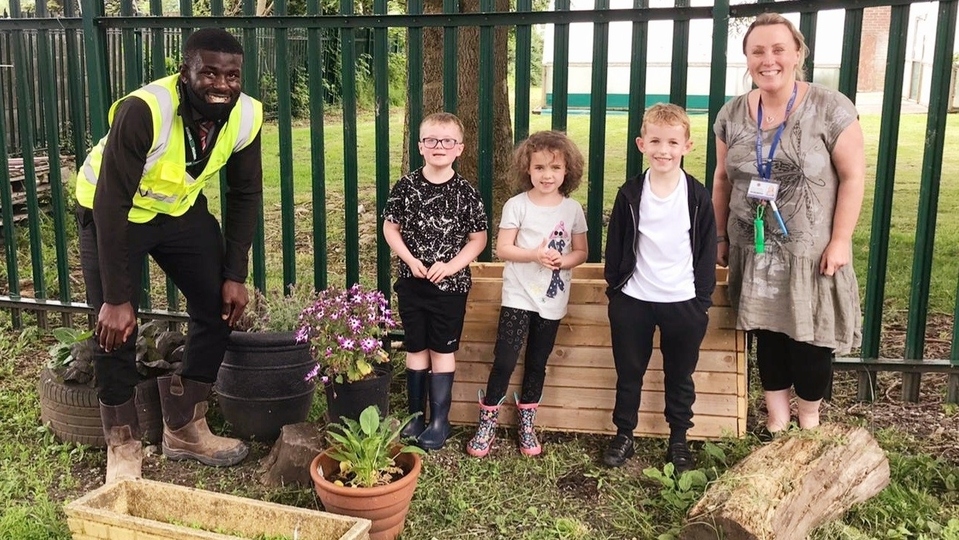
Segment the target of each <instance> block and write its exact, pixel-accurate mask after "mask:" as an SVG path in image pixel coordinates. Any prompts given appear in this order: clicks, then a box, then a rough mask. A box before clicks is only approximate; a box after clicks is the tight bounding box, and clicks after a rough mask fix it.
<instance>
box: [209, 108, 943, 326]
mask: <svg viewBox="0 0 959 540" xmlns="http://www.w3.org/2000/svg"><path fill="white" fill-rule="evenodd" d="M626 120H627V117H626V116H625V115H619V114H615V115H614V114H611V115H609V116H608V117H607V119H606V141H607V144H606V145H605V147H604V148H601V149H589V116H587V115H571V116H569V122H568V132H569V134H570V137H571V138H572V139H573V140H574V141H576V142H577V144H578V145H579V146H580V148H581V149H582V150H583V153H584V155H585V156H586V159H587V167H588V162H589V161H593V160H596V159H600V160H602V161H603V164H604V166H603V212H604V214H607V213H608V212H609V210H610V209H611V208H612V204H613V198H614V197H615V194H616V190H617V189H618V187H619V186H620V185H621V184H622V183H623V181H624V179H625V169H626V157H625V156H626V147H627V146H626V145H627V144H632V143H631V142H630V143H627V141H629V140H631V139H632V138H633V136H634V135H635V134H627V133H626ZM880 121H881V119H880V117H879V115H875V114H874V115H863V116H862V125H863V131H864V134H865V139H866V165H867V171H866V197H865V200H864V202H863V210H862V213H861V215H860V218H859V225H858V227H857V229H856V233H855V236H854V239H853V245H854V250H855V266H856V272H857V274H858V276H859V284H860V288H861V289H862V291H863V292H864V291H865V286H866V283H867V280H868V279H869V276H871V275H872V276H874V275H875V273H870V272H869V269H868V268H867V261H868V254H869V250H870V249H872V245H871V243H870V238H871V233H870V228H871V226H872V208H873V196H874V193H875V174H876V163H877V146H878V142H879V129H880ZM550 122H551V118H550V117H549V116H543V115H531V117H530V131H531V132H532V131H538V130H543V129H550ZM706 123H707V117H706V115H702V114H701V115H694V116H693V117H692V139H693V141H694V143H695V144H694V147H693V150H692V152H690V154H689V155H688V156H687V158H686V160H685V168H686V169H687V170H688V171H689V172H690V173H692V174H693V175H694V176H696V177H697V178H700V179H703V178H704V175H705V167H706V140H707V136H709V135H708V134H707V131H708V130H707V126H706ZM925 129H926V119H925V116H924V115H903V117H902V119H901V124H900V136H899V152H898V155H897V162H896V176H895V195H894V198H893V216H892V223H891V232H890V245H889V264H888V268H887V283H886V288H885V291H886V294H885V296H886V302H885V304H884V309H885V311H886V312H888V313H893V312H902V311H904V310H906V309H907V308H908V302H909V294H910V289H911V284H912V282H913V276H912V260H913V250H914V244H915V240H916V238H915V235H916V234H915V231H916V222H917V215H918V198H919V187H920V186H919V182H920V176H921V168H922V163H923V161H922V160H923V156H922V152H923V142H924V140H925V136H924V134H925ZM402 133H403V115H402V111H401V110H400V111H394V112H393V114H392V116H391V121H390V163H391V174H390V178H392V179H394V180H395V179H396V178H398V177H399V175H400V164H401V162H402V144H403V137H402ZM324 136H325V141H326V143H325V148H326V156H325V157H326V179H327V184H326V191H327V195H328V199H329V202H328V204H327V206H326V208H325V215H326V218H327V220H328V224H329V225H328V227H329V230H330V231H331V234H330V238H329V240H328V244H329V245H330V246H337V245H338V243H339V242H342V241H343V240H344V238H343V236H342V224H343V223H344V220H345V217H344V213H343V205H342V200H343V199H342V189H343V183H342V177H343V168H342V161H343V142H342V141H343V130H342V126H341V125H340V124H339V123H335V122H327V125H326V126H325V135H324ZM309 137H310V129H309V127H296V128H294V129H293V149H292V153H293V156H294V157H295V160H294V166H293V181H294V186H295V187H294V200H293V204H292V207H293V208H294V210H293V212H294V215H295V216H296V227H297V232H296V237H297V239H298V243H299V240H300V239H307V238H308V237H309V235H310V234H311V227H312V219H313V216H314V215H316V212H314V211H312V202H311V201H312V192H313V189H312V182H311V176H310V170H311V168H310V161H309V159H308V158H307V156H308V155H309V152H310V143H309ZM357 140H358V148H357V154H358V179H359V194H360V195H359V200H360V204H361V205H362V207H363V210H362V211H361V213H360V231H361V245H362V248H361V264H362V265H363V267H368V268H373V267H374V266H375V260H374V257H375V251H374V250H373V249H372V245H371V244H370V243H371V242H374V241H375V240H374V235H375V233H376V226H375V219H376V215H375V208H376V197H375V177H376V171H375V165H374V164H375V160H374V152H375V138H374V125H373V118H372V117H366V118H362V119H361V120H360V121H359V122H358V125H357ZM467 144H469V142H468V141H467ZM945 147H946V148H947V149H949V148H959V115H951V116H950V117H949V119H948V126H947V129H946V143H945ZM263 148H264V179H265V183H266V195H265V196H266V200H267V201H270V202H268V204H267V210H266V211H267V216H268V218H267V219H268V226H267V229H268V238H267V245H269V246H279V245H281V241H282V238H281V236H280V234H279V230H278V229H279V226H278V225H276V226H274V227H270V226H269V222H270V220H272V221H273V222H275V223H278V222H279V212H280V206H279V202H278V201H279V199H280V195H279V178H280V172H279V143H278V136H277V131H276V129H275V126H268V127H267V128H266V129H265V131H264V140H263ZM587 170H588V168H587ZM956 170H959V155H957V153H956V152H946V154H945V156H944V158H943V164H942V171H943V175H942V180H941V183H940V185H939V190H940V191H939V203H938V213H937V221H936V235H935V244H934V260H933V264H932V277H931V280H930V282H929V287H930V299H929V306H930V311H931V312H934V313H949V314H951V313H952V312H953V310H954V308H955V302H956V298H955V294H956V276H957V275H959V181H957V179H956V177H955V176H954V175H952V174H950V172H951V171H956ZM588 180H589V179H588V178H587V181H588ZM586 193H587V192H586V182H584V183H583V186H582V187H580V189H579V190H577V191H576V192H575V193H574V194H573V196H574V197H575V198H576V199H578V200H579V201H580V202H582V203H583V205H584V206H586ZM211 197H216V194H211ZM587 210H588V209H587ZM331 249H333V250H334V252H332V253H331V255H330V264H329V267H328V271H329V272H330V275H331V276H341V275H342V257H341V256H338V254H337V253H336V252H335V249H336V248H335V247H334V248H331ZM310 257H311V255H310V252H308V251H305V250H302V249H301V250H299V255H298V258H297V276H298V281H303V282H305V283H311V282H312V271H313V269H312V259H311V258H310ZM281 258H282V253H281V251H280V250H270V252H269V253H268V255H267V268H279V266H280V264H281ZM364 278H366V279H370V280H372V279H373V277H372V276H364ZM277 279H278V278H277ZM331 282H332V283H336V281H334V280H333V279H332V278H331ZM277 284H278V282H277Z"/></svg>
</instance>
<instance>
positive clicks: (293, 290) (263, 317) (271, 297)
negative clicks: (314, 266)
mask: <svg viewBox="0 0 959 540" xmlns="http://www.w3.org/2000/svg"><path fill="white" fill-rule="evenodd" d="M315 298H316V291H314V290H313V289H311V288H309V287H301V286H298V285H289V286H287V289H286V293H285V294H283V293H279V292H277V291H270V292H266V293H264V292H263V291H260V290H259V289H256V290H254V291H253V295H252V297H251V298H250V303H249V304H248V305H247V306H246V310H244V311H243V316H242V317H240V319H239V320H238V321H237V322H236V324H235V325H234V327H233V328H234V329H235V330H239V331H242V332H292V331H294V330H296V329H297V327H298V326H299V318H300V311H301V310H302V309H303V306H307V305H309V304H310V303H312V302H313V300H314V299H315Z"/></svg>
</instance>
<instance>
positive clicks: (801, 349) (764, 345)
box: [753, 330, 833, 401]
mask: <svg viewBox="0 0 959 540" xmlns="http://www.w3.org/2000/svg"><path fill="white" fill-rule="evenodd" d="M753 335H755V336H756V364H757V366H758V367H759V379H760V381H762V385H763V390H766V391H770V392H772V391H776V390H788V389H789V388H790V387H794V388H795V389H796V395H797V396H799V398H800V399H804V400H806V401H818V400H820V399H822V398H823V396H825V395H826V389H827V388H828V387H829V381H830V380H831V379H832V359H833V351H832V349H827V348H826V347H819V346H816V345H812V344H810V343H803V342H800V341H796V340H794V339H793V338H791V337H789V336H787V335H786V334H781V333H779V332H771V331H769V330H755V331H753Z"/></svg>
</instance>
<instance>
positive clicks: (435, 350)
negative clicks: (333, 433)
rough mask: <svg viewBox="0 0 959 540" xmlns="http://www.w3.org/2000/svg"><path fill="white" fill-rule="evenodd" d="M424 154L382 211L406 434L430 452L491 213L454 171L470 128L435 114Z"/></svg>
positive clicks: (445, 409)
mask: <svg viewBox="0 0 959 540" xmlns="http://www.w3.org/2000/svg"><path fill="white" fill-rule="evenodd" d="M419 134H420V139H419V150H420V154H421V155H422V156H423V160H424V161H425V162H426V164H425V165H423V166H422V167H420V168H419V169H417V170H415V171H412V172H410V173H409V174H407V175H406V176H404V177H402V178H400V179H399V181H398V182H397V183H396V185H395V186H393V189H392V190H391V191H390V197H389V199H388V200H387V201H386V209H385V210H384V211H383V220H384V222H383V236H384V237H385V238H386V242H387V243H388V244H389V245H390V248H391V249H392V250H393V251H394V252H395V253H396V255H397V256H398V257H399V259H400V261H399V269H398V276H397V280H396V284H395V285H394V286H393V290H395V291H396V295H397V299H398V302H399V311H400V318H401V319H402V321H403V330H404V333H405V335H404V338H403V344H404V345H405V347H406V388H407V393H408V400H409V410H410V414H413V413H417V412H419V413H425V410H424V409H425V408H426V397H427V394H429V403H430V407H429V410H430V419H429V423H427V422H426V421H425V420H424V418H423V416H422V415H420V416H418V417H417V418H416V419H415V420H414V421H413V422H411V423H410V424H409V425H407V426H406V428H405V429H404V430H403V437H412V438H415V439H416V441H417V444H418V445H419V446H421V447H423V448H425V449H428V450H437V449H440V448H442V447H443V445H445V444H446V439H447V437H448V436H449V432H450V424H449V411H450V402H451V398H452V396H451V392H452V388H453V372H454V370H455V368H456V365H455V361H454V357H453V353H455V352H456V350H457V349H459V340H460V334H461V333H462V331H463V318H464V316H465V315H466V296H467V294H468V293H469V290H470V286H471V285H472V280H471V278H470V270H469V264H470V262H472V261H473V260H474V259H475V258H476V257H477V255H479V254H480V252H482V251H483V248H485V247H486V228H487V227H486V211H485V210H484V208H483V201H482V199H481V198H480V195H479V193H478V192H477V191H476V189H475V188H474V187H473V186H472V185H471V184H470V183H469V182H468V181H467V180H466V179H465V178H463V177H462V176H460V175H459V174H458V173H457V172H456V171H455V170H453V162H454V161H455V160H456V158H457V157H459V155H460V154H461V153H462V152H463V123H462V122H460V119H459V118H457V117H456V116H455V115H453V114H450V113H435V114H431V115H429V116H427V117H426V118H424V119H423V122H422V123H421V124H420V130H419Z"/></svg>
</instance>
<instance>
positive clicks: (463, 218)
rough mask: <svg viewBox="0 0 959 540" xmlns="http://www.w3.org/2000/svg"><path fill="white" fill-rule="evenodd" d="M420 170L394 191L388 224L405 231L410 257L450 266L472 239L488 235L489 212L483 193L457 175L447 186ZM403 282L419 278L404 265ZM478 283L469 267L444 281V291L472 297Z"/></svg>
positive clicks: (402, 180)
mask: <svg viewBox="0 0 959 540" xmlns="http://www.w3.org/2000/svg"><path fill="white" fill-rule="evenodd" d="M422 171H423V169H422V168H419V169H416V170H415V171H413V172H411V173H409V174H407V175H406V176H404V177H403V178H400V179H399V181H398V182H397V183H396V185H395V186H393V189H392V190H390V197H389V199H388V200H387V201H386V209H384V210H383V219H385V220H386V221H390V222H392V223H397V224H399V226H400V236H401V237H402V238H403V243H404V244H406V247H407V249H409V250H410V253H411V254H412V255H413V256H414V257H416V258H417V259H419V260H420V261H422V262H423V264H424V265H425V266H426V267H427V268H429V267H430V266H431V265H432V264H433V263H435V262H437V261H442V262H449V261H450V260H451V259H453V257H455V256H456V255H457V254H459V252H460V250H462V249H463V246H465V245H466V243H467V242H468V241H469V235H470V234H471V233H475V232H482V231H485V230H486V229H487V225H486V210H485V209H484V208H483V200H482V199H481V198H480V195H479V192H477V191H476V188H474V187H473V186H472V185H470V183H469V182H468V181H467V180H466V179H465V178H463V177H462V176H460V175H459V174H458V173H454V174H453V177H452V178H450V179H449V180H448V181H446V182H444V183H442V184H431V183H430V182H429V181H427V180H426V178H424V177H423V172H422ZM398 276H399V277H400V278H411V277H413V271H412V270H411V269H410V267H409V265H408V264H406V263H405V262H403V261H402V260H400V263H399V271H398ZM471 284H472V280H471V278H470V269H469V266H467V267H465V268H463V269H462V270H460V271H459V272H457V273H455V274H453V275H451V276H449V277H447V278H446V279H444V280H442V281H440V282H439V283H438V284H437V287H439V289H440V290H441V291H444V292H449V293H457V294H466V293H468V292H469V290H470V285H471Z"/></svg>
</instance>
